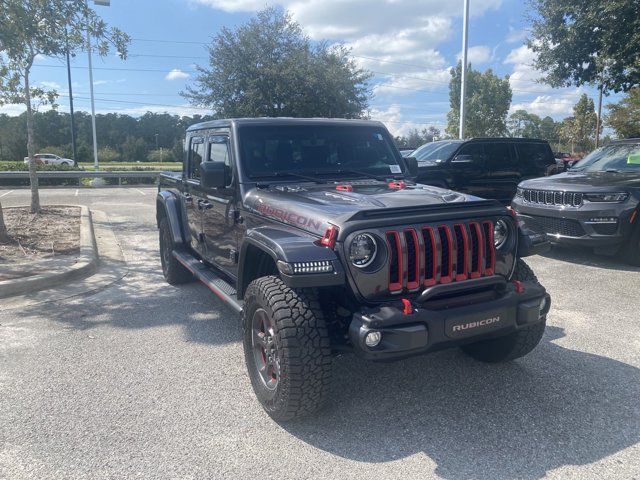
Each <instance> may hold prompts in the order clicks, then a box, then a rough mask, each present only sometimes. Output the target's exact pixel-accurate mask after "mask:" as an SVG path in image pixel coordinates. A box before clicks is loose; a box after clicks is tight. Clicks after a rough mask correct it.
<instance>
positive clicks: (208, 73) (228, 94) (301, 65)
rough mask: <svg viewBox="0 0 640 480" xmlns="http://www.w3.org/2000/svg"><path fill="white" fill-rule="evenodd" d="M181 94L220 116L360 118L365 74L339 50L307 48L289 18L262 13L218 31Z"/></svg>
mask: <svg viewBox="0 0 640 480" xmlns="http://www.w3.org/2000/svg"><path fill="white" fill-rule="evenodd" d="M197 69H198V72H199V74H198V76H197V78H196V85H195V87H188V88H187V90H186V91H185V92H183V95H184V96H185V97H186V98H188V99H189V100H190V101H191V103H192V104H194V105H199V106H205V107H208V108H211V109H212V110H213V111H214V114H215V116H216V117H218V118H222V117H260V116H267V117H276V116H291V117H345V118H358V117H361V116H362V115H363V113H364V111H365V110H366V108H367V106H368V101H369V98H370V97H371V92H370V90H369V88H368V86H367V81H368V79H369V78H370V76H371V75H370V74H369V73H368V72H367V71H365V70H362V69H360V68H358V67H357V65H356V64H355V62H354V61H353V60H352V59H350V58H349V51H348V50H346V49H345V48H343V47H329V46H328V45H327V44H325V43H320V44H318V45H315V46H313V45H312V44H311V42H310V40H309V38H308V37H306V36H305V35H304V34H303V32H302V28H301V27H300V25H299V24H297V23H296V22H294V21H293V20H292V19H291V16H290V15H289V14H288V13H285V12H283V11H281V10H278V9H275V8H266V9H265V10H262V11H261V12H259V13H258V14H257V16H256V17H254V18H253V19H251V20H250V21H249V22H248V23H246V24H244V25H241V26H240V27H238V28H237V29H235V30H230V29H228V28H222V30H221V31H220V33H219V34H218V35H217V36H216V37H214V39H213V41H212V43H211V45H210V46H209V66H208V67H202V66H198V67H197Z"/></svg>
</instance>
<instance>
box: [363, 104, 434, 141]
mask: <svg viewBox="0 0 640 480" xmlns="http://www.w3.org/2000/svg"><path fill="white" fill-rule="evenodd" d="M403 110H404V107H403V106H401V105H397V104H394V105H389V106H388V107H387V108H381V107H373V108H371V109H370V111H369V115H370V117H371V120H377V121H379V122H382V123H384V124H385V126H386V127H387V129H388V130H389V131H390V132H391V134H392V135H394V136H396V135H400V136H402V135H407V134H408V133H409V132H410V131H411V130H416V129H417V130H423V129H425V128H428V127H429V126H434V127H436V128H438V129H439V130H441V131H442V130H443V125H442V124H441V122H438V121H436V120H433V121H432V120H431V117H433V118H434V119H436V118H440V117H439V116H438V115H431V116H428V117H429V118H427V117H417V118H411V119H409V118H406V116H405V113H404V111H403Z"/></svg>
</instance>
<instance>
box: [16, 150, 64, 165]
mask: <svg viewBox="0 0 640 480" xmlns="http://www.w3.org/2000/svg"><path fill="white" fill-rule="evenodd" d="M33 158H35V160H36V163H37V164H41V165H66V166H67V167H73V160H71V159H70V158H62V157H59V156H58V155H54V154H53V153H37V154H35V155H34V156H33ZM24 163H29V157H24Z"/></svg>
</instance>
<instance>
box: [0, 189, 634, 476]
mask: <svg viewBox="0 0 640 480" xmlns="http://www.w3.org/2000/svg"><path fill="white" fill-rule="evenodd" d="M7 191H8V190H0V196H2V195H3V194H6V192H7ZM75 193H76V192H75V190H74V189H64V190H62V189H60V190H53V189H52V190H43V191H42V200H43V203H80V204H83V205H88V206H90V207H92V208H96V209H100V210H104V211H106V212H107V213H108V215H109V217H110V219H111V222H112V224H113V226H114V229H115V232H116V236H117V237H118V239H119V241H120V242H121V244H122V246H123V249H124V254H125V257H126V259H127V262H128V263H129V268H130V273H129V275H128V276H127V277H125V278H124V279H123V280H122V281H121V282H120V283H118V284H116V285H114V286H111V287H109V288H107V289H105V290H103V291H101V292H99V293H97V294H95V295H92V296H88V297H83V298H77V299H70V300H68V301H66V302H60V303H56V304H49V305H47V306H46V307H43V306H39V307H31V308H28V309H26V310H23V311H20V310H18V311H16V310H12V311H5V312H0V365H2V368H0V442H1V449H0V478H10V479H22V478H38V479H44V478H74V479H76V478H90V479H96V478H249V477H258V478H265V479H266V478H278V479H288V478H292V479H305V478H335V479H341V480H343V479H355V478H370V479H377V478H379V479H390V478H402V479H407V478H420V479H425V478H447V479H459V478H478V479H489V478H490V479H511V478H526V479H537V478H541V477H545V478H562V479H567V478H579V479H585V478H620V479H629V478H640V447H639V445H638V441H639V440H640V401H639V399H640V326H639V323H640V322H638V318H639V316H638V311H639V310H640V300H639V298H638V296H639V292H640V270H639V269H633V268H630V267H627V266H625V265H623V264H619V263H616V262H614V261H611V260H607V259H603V258H601V257H593V256H590V255H586V254H583V253H572V252H567V251H555V250H554V251H553V252H551V253H550V254H549V255H547V256H545V257H535V258H531V259H530V260H529V263H530V264H531V266H532V267H533V268H534V270H535V271H536V273H537V274H538V276H539V278H540V280H541V281H542V283H543V284H545V285H546V286H547V288H548V289H549V291H550V293H551V295H552V298H553V306H552V311H551V314H550V315H549V319H548V328H547V332H546V334H545V337H544V339H543V341H542V343H541V344H540V346H539V347H538V348H537V349H536V350H535V351H534V352H533V353H532V354H530V355H529V356H527V357H525V358H523V359H521V360H518V361H516V362H514V363H511V364H507V365H497V366H496V365H485V364H480V363H478V362H475V361H473V360H471V359H469V358H467V357H465V356H463V355H462V354H461V353H460V352H459V351H458V350H450V351H443V352H439V353H437V354H433V355H430V356H425V357H419V358H413V359H409V360H405V361H401V362H397V363H389V364H371V363H366V362H363V361H361V360H359V359H357V358H355V357H354V356H352V355H345V356H342V357H339V358H338V359H336V361H335V362H334V391H333V395H332V399H333V400H332V403H331V406H330V407H329V408H328V409H327V410H326V411H325V412H323V413H322V414H321V415H319V416H318V417H316V418H313V419H309V420H306V421H302V422H297V423H293V424H281V425H279V424H277V423H275V422H273V421H272V420H271V419H270V418H269V417H268V416H267V415H266V414H265V413H263V411H262V409H261V408H260V406H259V404H258V402H257V401H256V400H255V398H254V396H253V393H252V391H251V386H250V383H249V380H248V378H247V376H246V373H245V368H244V362H243V353H242V346H241V343H240V338H241V337H240V329H239V325H238V322H237V318H236V316H235V315H234V314H233V313H232V312H231V311H230V310H228V309H226V308H225V307H223V306H222V305H221V304H220V303H219V302H218V300H217V299H216V298H214V297H213V296H212V295H210V294H209V292H208V290H207V289H206V288H204V287H203V286H201V285H198V284H190V285H186V286H181V287H171V286H168V285H167V284H165V283H164V282H163V279H162V276H161V273H160V266H159V259H158V253H157V232H156V228H155V223H154V190H153V189H146V188H141V189H139V191H138V190H137V189H128V188H127V189H124V188H123V189H95V190H90V189H80V190H79V192H78V194H77V195H76V194H75ZM0 201H2V204H3V205H5V206H9V205H18V204H26V203H28V192H27V191H26V190H16V191H13V192H12V193H10V194H8V195H4V196H2V197H1V198H0ZM1 309H2V307H1V304H0V310H1Z"/></svg>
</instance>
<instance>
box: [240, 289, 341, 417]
mask: <svg viewBox="0 0 640 480" xmlns="http://www.w3.org/2000/svg"><path fill="white" fill-rule="evenodd" d="M244 299H245V303H244V307H245V308H244V310H243V319H242V324H243V330H244V334H243V345H244V354H245V362H246V365H247V370H248V373H249V378H250V379H251V385H252V386H253V390H254V392H255V394H256V397H257V398H258V400H259V401H260V403H261V404H262V407H263V408H264V410H265V411H266V412H267V413H268V414H269V415H270V416H271V417H272V418H273V419H275V420H279V421H283V420H292V419H294V418H298V417H303V416H307V415H311V414H313V413H315V412H316V411H318V410H319V409H320V408H322V406H323V405H324V404H325V402H326V398H327V396H328V392H329V388H330V380H331V363H332V360H331V358H332V357H331V346H330V342H329V335H328V332H327V328H326V325H325V321H324V317H323V315H322V312H321V309H320V303H319V301H318V298H317V295H316V293H315V291H313V290H308V289H298V290H294V289H291V288H289V287H287V286H286V285H285V284H284V283H283V282H282V280H280V279H279V278H278V277H274V276H268V277H262V278H259V279H257V280H255V281H253V282H251V284H250V285H249V287H248V288H247V292H246V294H245V296H244Z"/></svg>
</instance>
